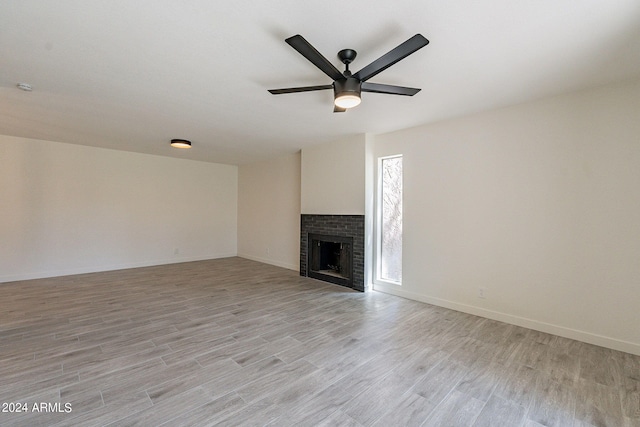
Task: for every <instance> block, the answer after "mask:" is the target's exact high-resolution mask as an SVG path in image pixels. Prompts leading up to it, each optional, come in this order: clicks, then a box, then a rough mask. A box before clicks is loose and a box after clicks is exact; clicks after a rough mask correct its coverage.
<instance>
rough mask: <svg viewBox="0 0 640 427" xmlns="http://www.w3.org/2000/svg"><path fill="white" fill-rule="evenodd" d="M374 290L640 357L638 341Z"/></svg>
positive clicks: (389, 290)
mask: <svg viewBox="0 0 640 427" xmlns="http://www.w3.org/2000/svg"><path fill="white" fill-rule="evenodd" d="M373 289H374V290H375V291H379V292H384V293H387V294H391V295H395V296H399V297H402V298H407V299H410V300H414V301H420V302H424V303H427V304H432V305H437V306H439V307H444V308H449V309H451V310H456V311H461V312H463V313H468V314H473V315H476V316H480V317H485V318H487V319H492V320H498V321H500V322H504V323H509V324H512V325H516V326H522V327H523V328H529V329H534V330H536V331H540V332H546V333H548V334H552V335H558V336H561V337H564V338H570V339H574V340H577V341H582V342H586V343H589V344H594V345H598V346H601V347H607V348H611V349H613V350H619V351H624V352H625V353H631V354H636V355H639V356H640V344H636V343H633V342H629V341H623V340H619V339H616V338H610V337H606V336H603V335H598V334H593V333H590V332H586V331H580V330H577V329H572V328H567V327H564V326H559V325H553V324H550V323H545V322H540V321H538V320H533V319H527V318H525V317H519V316H515V315H512V314H506V313H501V312H498V311H493V310H487V309H484V308H480V307H475V306H472V305H466V304H460V303H457V302H453V301H448V300H444V299H440V298H434V297H429V296H426V295H421V294H416V293H414V292H407V291H405V290H403V289H402V288H400V287H399V286H393V285H383V284H380V285H379V284H375V285H373Z"/></svg>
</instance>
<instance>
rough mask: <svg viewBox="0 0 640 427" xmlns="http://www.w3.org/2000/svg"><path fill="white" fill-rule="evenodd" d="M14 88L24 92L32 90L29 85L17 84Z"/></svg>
mask: <svg viewBox="0 0 640 427" xmlns="http://www.w3.org/2000/svg"><path fill="white" fill-rule="evenodd" d="M16 86H18V89H20V90H23V91H25V92H31V91H32V90H33V88H32V87H31V85H30V84H29V83H18V84H17V85H16Z"/></svg>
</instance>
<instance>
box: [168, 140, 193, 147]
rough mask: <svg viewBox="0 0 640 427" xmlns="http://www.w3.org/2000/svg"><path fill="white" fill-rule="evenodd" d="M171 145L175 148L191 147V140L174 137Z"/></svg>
mask: <svg viewBox="0 0 640 427" xmlns="http://www.w3.org/2000/svg"><path fill="white" fill-rule="evenodd" d="M171 146H172V147H173V148H191V141H187V140H186V139H172V140H171Z"/></svg>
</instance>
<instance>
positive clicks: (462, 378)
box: [0, 258, 640, 427]
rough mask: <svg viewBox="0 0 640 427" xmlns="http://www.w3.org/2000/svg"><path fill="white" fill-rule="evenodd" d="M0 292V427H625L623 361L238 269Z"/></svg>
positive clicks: (634, 383)
mask: <svg viewBox="0 0 640 427" xmlns="http://www.w3.org/2000/svg"><path fill="white" fill-rule="evenodd" d="M0 291H1V295H2V298H1V299H0V384H1V388H0V403H2V405H3V408H0V409H1V410H5V411H10V410H12V411H10V412H0V425H2V426H134V425H136V426H209V425H223V426H226V425H228V426H245V425H246V426H265V425H269V426H382V427H388V426H403V425H406V426H500V427H503V426H507V427H509V426H515V427H540V426H562V427H566V426H575V427H578V426H580V427H587V426H592V427H601V426H611V427H634V426H640V357H637V356H633V355H630V354H626V353H621V352H617V351H614V350H609V349H606V348H602V347H596V346H593V345H589V344H584V343H580V342H577V341H573V340H569V339H565V338H560V337H557V336H553V335H548V334H544V333H540V332H536V331H532V330H528V329H524V328H520V327H516V326H513V325H508V324H504V323H500V322H496V321H492V320H488V319H483V318H480V317H476V316H471V315H468V314H464V313H459V312H455V311H451V310H447V309H443V308H439V307H434V306H430V305H427V304H422V303H419V302H415V301H409V300H405V299H402V298H398V297H394V296H390V295H385V294H382V293H378V292H367V293H358V292H354V291H351V290H349V289H346V288H342V287H339V286H335V285H331V284H327V283H324V282H319V281H316V280H313V279H309V278H305V277H300V276H299V275H298V274H297V273H296V272H293V271H289V270H285V269H282V268H278V267H273V266H269V265H265V264H260V263H257V262H253V261H249V260H245V259H241V258H227V259H220V260H212V261H202V262H192V263H184V264H174V265H167V266H158V267H149V268H140V269H131V270H121V271H113V272H105V273H95V274H83V275H77V276H68V277H60V278H51V279H41V280H32V281H23V282H13V283H6V284H0ZM16 403H19V404H26V407H27V411H26V412H21V413H18V412H15V409H16V408H15V405H14V406H13V407H10V404H16ZM41 403H45V404H48V406H46V407H44V409H43V410H42V411H34V407H33V405H34V404H36V405H37V406H36V409H40V408H41V406H40V404H41ZM56 403H58V404H59V405H60V406H59V407H56V406H55V404H56ZM65 404H68V406H67V407H65ZM21 408H24V406H22V405H21ZM65 409H70V410H66V411H65Z"/></svg>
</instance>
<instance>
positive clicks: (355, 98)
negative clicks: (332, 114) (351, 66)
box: [333, 77, 362, 108]
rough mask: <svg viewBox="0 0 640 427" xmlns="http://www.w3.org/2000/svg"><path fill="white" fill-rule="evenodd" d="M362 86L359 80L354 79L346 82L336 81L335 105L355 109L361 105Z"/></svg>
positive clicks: (334, 84)
mask: <svg viewBox="0 0 640 427" xmlns="http://www.w3.org/2000/svg"><path fill="white" fill-rule="evenodd" d="M360 86H361V83H360V81H359V80H358V79H355V78H353V77H349V78H346V79H344V80H336V81H335V82H334V83H333V89H334V94H335V97H334V104H335V105H336V107H340V108H353V107H357V106H358V105H360V101H362V99H361V98H360Z"/></svg>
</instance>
